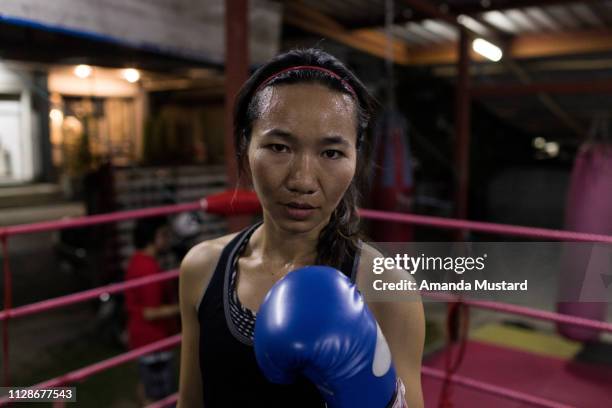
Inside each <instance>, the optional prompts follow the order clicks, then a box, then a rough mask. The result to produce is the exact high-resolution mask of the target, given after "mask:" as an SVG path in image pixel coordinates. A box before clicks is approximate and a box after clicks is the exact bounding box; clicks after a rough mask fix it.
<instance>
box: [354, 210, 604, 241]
mask: <svg viewBox="0 0 612 408" xmlns="http://www.w3.org/2000/svg"><path fill="white" fill-rule="evenodd" d="M359 214H360V215H361V216H362V217H363V218H369V219H372V220H381V221H395V222H402V223H406V224H416V225H426V226H428V227H433V228H445V229H466V230H472V231H479V232H487V233H490V234H500V235H513V236H519V237H529V238H540V239H550V240H553V241H569V242H572V241H574V242H600V243H607V244H612V236H610V235H601V234H590V233H586V232H575V231H563V230H554V229H548V228H534V227H523V226H520V225H507V224H496V223H492V222H482V221H468V220H457V219H452V218H443V217H432V216H429V215H416V214H405V213H396V212H386V211H378V210H367V209H361V210H359Z"/></svg>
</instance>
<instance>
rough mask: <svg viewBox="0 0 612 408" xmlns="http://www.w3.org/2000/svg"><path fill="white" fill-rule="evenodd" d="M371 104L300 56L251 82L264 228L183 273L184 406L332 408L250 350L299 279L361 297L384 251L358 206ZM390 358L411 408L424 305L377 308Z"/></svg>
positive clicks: (246, 129)
mask: <svg viewBox="0 0 612 408" xmlns="http://www.w3.org/2000/svg"><path fill="white" fill-rule="evenodd" d="M373 107H374V102H373V100H372V98H371V96H370V95H369V94H368V92H367V90H366V88H365V87H364V85H363V84H362V83H361V82H360V81H359V80H358V79H357V78H356V77H355V76H354V74H352V73H351V72H350V71H349V70H348V69H347V68H346V67H345V66H344V65H343V64H342V63H341V62H339V61H338V60H337V59H336V58H334V57H333V56H331V55H329V54H327V53H325V52H323V51H321V50H317V49H307V50H293V51H290V52H288V53H286V54H282V55H280V56H278V57H276V58H275V59H273V60H272V61H270V62H269V63H268V64H266V65H264V66H263V67H261V68H260V69H259V70H258V71H257V72H255V73H254V74H253V76H252V77H251V78H250V79H249V80H248V81H247V82H246V83H245V84H244V86H243V87H242V89H241V92H240V94H239V95H238V97H237V100H236V107H235V112H234V129H235V134H234V137H235V146H236V152H237V158H238V162H239V168H240V170H241V176H246V177H248V179H249V180H250V182H251V183H252V185H253V187H254V189H255V191H256V193H257V195H258V197H259V198H260V200H261V203H262V206H263V223H261V224H257V225H254V226H252V227H250V228H247V229H246V230H244V231H242V232H240V233H238V234H232V235H228V236H224V237H221V238H218V239H215V240H212V241H207V242H203V243H201V244H199V245H198V246H196V247H194V248H193V249H192V250H191V251H190V252H189V253H188V254H187V256H186V257H185V259H184V261H183V264H182V266H181V277H180V303H181V315H182V321H183V343H182V352H181V376H180V397H179V407H180V408H190V407H202V406H205V407H206V408H217V407H239V406H257V407H259V406H265V407H281V406H282V407H290V406H291V407H324V403H323V399H322V398H321V397H320V396H319V393H318V391H317V389H316V388H315V387H314V386H313V385H312V384H310V383H309V382H307V381H305V380H303V381H298V382H296V383H295V384H292V385H275V384H272V383H270V382H268V381H267V380H266V379H265V378H264V377H263V374H261V372H260V370H259V369H258V367H257V363H256V361H255V355H254V351H253V347H252V338H253V328H254V322H255V312H256V311H257V310H258V308H259V305H260V304H261V302H262V300H263V298H264V296H265V295H266V293H267V292H268V290H269V289H270V288H271V287H272V285H273V284H274V283H275V282H276V281H278V280H279V279H280V278H281V277H283V276H284V275H285V274H287V273H288V272H290V271H291V270H293V269H296V268H298V267H301V266H305V265H313V264H324V265H330V266H333V267H336V268H337V269H339V270H341V271H342V272H343V273H345V274H346V275H347V276H349V277H350V278H351V279H353V281H356V283H357V285H358V287H363V286H364V285H365V282H367V277H368V274H371V265H372V258H373V257H375V256H378V254H377V252H376V251H375V250H373V249H372V248H371V247H369V246H367V245H363V244H361V242H360V241H359V239H358V233H359V228H358V225H359V219H358V216H357V203H358V198H359V189H360V187H361V186H362V181H363V180H364V179H365V178H366V177H367V167H368V164H369V163H370V157H369V152H370V149H369V147H370V146H369V141H368V137H367V136H368V127H369V120H370V117H371V114H372V110H373ZM368 306H369V307H370V309H371V310H372V313H373V314H374V316H375V317H376V319H377V321H378V323H379V325H380V327H381V329H382V331H383V333H384V335H385V337H386V338H387V341H388V343H389V347H390V349H391V353H392V357H393V362H394V364H395V367H396V370H397V373H398V376H399V377H400V378H401V379H402V381H403V383H404V384H405V386H406V401H407V403H408V406H409V407H411V408H418V407H422V406H423V399H422V394H421V384H420V367H421V355H422V349H423V340H424V317H423V310H422V305H421V303H420V302H405V303H399V302H397V303H393V302H388V303H368Z"/></svg>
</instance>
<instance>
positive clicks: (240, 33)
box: [225, 0, 249, 231]
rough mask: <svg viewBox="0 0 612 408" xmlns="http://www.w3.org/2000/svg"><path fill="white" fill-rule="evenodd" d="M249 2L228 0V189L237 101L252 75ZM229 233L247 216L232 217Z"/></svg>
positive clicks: (234, 177)
mask: <svg viewBox="0 0 612 408" xmlns="http://www.w3.org/2000/svg"><path fill="white" fill-rule="evenodd" d="M248 16H249V1H248V0H226V1H225V168H226V171H227V186H228V188H234V187H237V183H238V181H239V180H238V168H237V164H236V151H235V149H234V136H233V135H234V131H233V129H234V126H233V111H234V100H235V98H236V95H237V94H238V92H239V91H240V87H241V86H242V84H243V83H244V82H245V81H246V80H247V77H248V74H249V44H248V33H249V21H248ZM227 221H228V227H229V230H230V231H237V230H239V229H241V228H242V227H244V226H246V225H248V223H249V219H248V218H246V217H229V218H228V220H227Z"/></svg>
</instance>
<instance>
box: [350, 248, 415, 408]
mask: <svg viewBox="0 0 612 408" xmlns="http://www.w3.org/2000/svg"><path fill="white" fill-rule="evenodd" d="M380 256H382V255H381V254H380V253H379V252H378V251H376V250H375V249H373V248H372V247H370V246H367V245H364V246H363V250H362V255H361V260H360V263H359V270H358V277H357V283H358V287H359V288H360V290H361V291H362V293H367V292H368V290H367V288H366V285H371V283H372V277H373V276H374V275H373V272H372V265H373V264H372V260H373V258H374V257H380ZM403 279H409V280H412V276H411V275H410V274H409V273H407V272H406V271H403V270H390V271H386V272H385V281H386V282H392V281H396V282H399V281H401V280H403ZM370 292H371V288H370ZM406 299H407V300H402V301H388V302H368V306H369V307H370V310H371V311H372V313H373V314H374V317H375V318H376V321H377V322H378V324H379V326H380V329H381V330H382V332H383V334H384V335H385V338H386V339H387V343H388V344H389V349H390V350H391V356H392V358H393V364H394V365H395V369H396V371H397V375H398V376H399V377H400V378H401V380H402V382H403V383H404V385H405V387H406V402H407V404H408V407H409V408H423V406H424V402H423V391H422V387H421V363H422V358H423V347H424V343H425V315H424V312H423V304H422V302H421V299H420V296H418V294H416V293H415V294H414V295H413V294H410V295H409V296H406Z"/></svg>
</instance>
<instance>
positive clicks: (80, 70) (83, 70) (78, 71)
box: [74, 64, 92, 79]
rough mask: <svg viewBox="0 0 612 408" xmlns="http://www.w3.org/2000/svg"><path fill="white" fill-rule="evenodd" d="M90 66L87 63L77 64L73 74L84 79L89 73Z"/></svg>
mask: <svg viewBox="0 0 612 408" xmlns="http://www.w3.org/2000/svg"><path fill="white" fill-rule="evenodd" d="M91 71H92V69H91V67H90V66H89V65H84V64H81V65H77V66H76V68H75V69H74V75H76V76H78V77H79V78H81V79H85V78H87V77H89V76H90V75H91Z"/></svg>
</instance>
